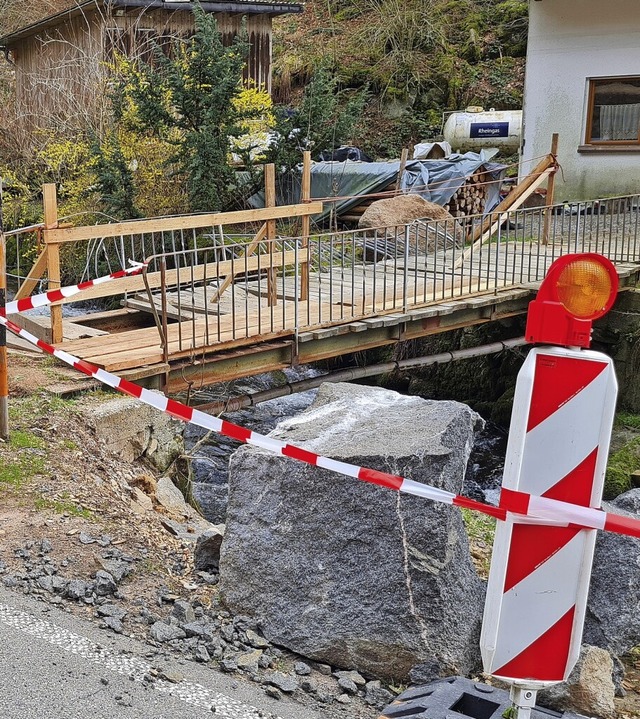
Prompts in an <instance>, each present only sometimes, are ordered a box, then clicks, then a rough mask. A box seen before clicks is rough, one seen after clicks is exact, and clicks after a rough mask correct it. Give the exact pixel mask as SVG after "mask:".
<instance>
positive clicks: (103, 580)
mask: <svg viewBox="0 0 640 719" xmlns="http://www.w3.org/2000/svg"><path fill="white" fill-rule="evenodd" d="M117 590H118V585H117V584H116V583H115V581H114V579H113V577H112V576H111V574H109V572H105V571H104V570H103V569H100V570H98V571H97V572H96V581H95V587H94V590H93V591H94V592H95V593H96V594H97V595H98V596H99V597H108V596H110V595H111V594H115V592H116V591H117Z"/></svg>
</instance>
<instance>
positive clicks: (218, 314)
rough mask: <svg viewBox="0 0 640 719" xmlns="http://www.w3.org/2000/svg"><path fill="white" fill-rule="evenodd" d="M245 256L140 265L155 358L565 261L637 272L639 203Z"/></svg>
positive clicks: (213, 250)
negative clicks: (151, 283)
mask: <svg viewBox="0 0 640 719" xmlns="http://www.w3.org/2000/svg"><path fill="white" fill-rule="evenodd" d="M487 227H490V228H491V230H490V231H486V228H487ZM246 249H247V244H246V243H245V242H226V243H225V245H224V256H222V255H221V254H220V248H219V247H204V248H198V247H193V248H191V249H180V250H179V251H177V252H163V253H159V254H155V255H153V256H151V257H150V258H149V268H148V273H159V274H160V275H161V276H162V281H161V282H160V286H159V287H158V288H157V289H155V290H154V289H153V288H151V287H148V291H147V302H148V305H149V308H150V309H151V310H152V311H153V312H154V313H155V316H156V322H157V326H158V329H159V332H160V334H161V337H162V342H163V346H164V348H165V355H166V357H169V356H175V355H177V354H180V353H182V354H184V353H188V352H193V351H196V350H198V349H203V348H207V347H213V346H215V345H220V344H228V345H233V344H234V343H235V344H239V343H245V344H246V343H247V341H251V340H256V341H258V340H260V339H268V338H269V337H277V336H282V335H298V334H299V333H301V332H308V331H313V330H314V329H317V328H322V327H326V326H332V325H345V331H356V330H357V329H358V327H357V326H353V325H351V326H350V327H346V325H349V323H354V322H356V323H357V322H359V321H361V320H366V319H368V318H373V317H378V316H382V321H383V322H384V317H387V316H389V315H394V314H398V313H400V314H405V313H407V312H409V311H411V310H412V309H414V308H418V307H421V306H425V305H429V304H435V303H446V302H448V301H451V300H455V299H460V298H464V297H468V296H472V295H475V294H479V293H490V292H494V293H495V292H498V291H500V290H503V289H507V288H510V287H517V286H521V285H523V284H524V285H526V284H529V283H534V282H539V281H540V280H542V278H543V277H544V275H545V273H546V271H547V269H548V267H549V266H550V264H551V263H552V262H553V261H554V260H555V259H556V258H557V257H559V256H561V255H564V254H567V253H573V252H599V253H601V254H604V255H605V256H607V257H609V259H611V260H612V261H613V262H616V263H640V196H632V197H622V198H614V199H607V200H598V201H593V202H581V203H574V204H571V205H558V206H554V207H541V208H532V209H519V210H516V211H512V212H505V213H501V214H500V215H496V216H489V217H487V216H484V217H482V216H477V217H466V218H464V223H462V222H461V221H460V220H457V219H456V220H446V221H438V222H434V221H417V222H414V223H412V224H410V225H401V226H398V227H386V228H377V229H368V230H350V231H343V232H333V233H328V234H322V235H315V236H311V237H310V238H308V241H307V240H303V239H302V238H297V237H289V238H279V239H277V240H266V239H264V240H262V241H260V242H259V243H257V244H255V243H254V247H253V248H252V252H253V254H246V253H245V250H246ZM304 263H308V266H309V270H310V272H309V285H308V296H304V297H303V296H302V283H301V267H302V266H303V265H304ZM221 288H222V289H223V290H224V291H222V292H220V290H221ZM391 321H393V320H391ZM366 326H367V325H366V324H364V325H363V327H362V328H363V329H366Z"/></svg>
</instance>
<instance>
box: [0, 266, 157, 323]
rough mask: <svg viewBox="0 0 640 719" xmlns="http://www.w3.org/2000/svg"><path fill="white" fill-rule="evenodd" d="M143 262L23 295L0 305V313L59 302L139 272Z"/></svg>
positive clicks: (9, 312)
mask: <svg viewBox="0 0 640 719" xmlns="http://www.w3.org/2000/svg"><path fill="white" fill-rule="evenodd" d="M146 266H147V265H146V263H144V262H135V263H132V266H131V267H128V268H127V269H126V270H119V271H118V272H113V273H112V274H110V275H105V276H104V277H98V278H97V279H95V280H88V281H87V282H81V283H80V284H79V285H71V286H69V287H61V288H60V289H59V290H50V291H49V292H45V293H43V294H41V295H33V296H32V297H25V298H24V299H23V300H16V301H15V302H7V304H6V306H5V307H4V308H2V307H0V315H2V316H6V315H14V314H16V313H18V312H24V311H25V310H32V309H35V308H36V307H46V306H47V305H50V304H52V303H53V302H59V301H60V300H65V299H69V297H73V296H74V295H77V294H79V293H80V292H82V291H83V290H87V289H89V287H95V286H96V285H102V284H104V283H105V282H111V280H117V279H120V278H121V277H130V276H133V275H138V274H140V273H141V272H142V271H143V270H144V269H145V267H146Z"/></svg>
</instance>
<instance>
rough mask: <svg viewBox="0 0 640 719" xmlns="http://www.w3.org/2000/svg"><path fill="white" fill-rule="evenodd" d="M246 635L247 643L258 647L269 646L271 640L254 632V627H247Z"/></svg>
mask: <svg viewBox="0 0 640 719" xmlns="http://www.w3.org/2000/svg"><path fill="white" fill-rule="evenodd" d="M246 636H247V644H249V645H250V646H252V647H255V648H256V649H268V648H269V642H268V641H267V640H266V639H265V638H264V637H262V636H260V634H258V633H257V632H254V631H253V629H247V631H246Z"/></svg>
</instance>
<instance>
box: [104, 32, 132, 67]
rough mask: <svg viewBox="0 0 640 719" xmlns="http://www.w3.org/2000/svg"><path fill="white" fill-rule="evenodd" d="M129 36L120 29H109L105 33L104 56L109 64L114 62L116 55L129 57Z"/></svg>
mask: <svg viewBox="0 0 640 719" xmlns="http://www.w3.org/2000/svg"><path fill="white" fill-rule="evenodd" d="M128 53H129V36H128V34H127V32H126V31H125V30H123V29H122V28H120V27H108V28H107V29H106V30H105V33H104V54H105V58H106V59H107V62H113V61H114V60H115V57H116V54H118V55H125V56H126V55H128Z"/></svg>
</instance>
